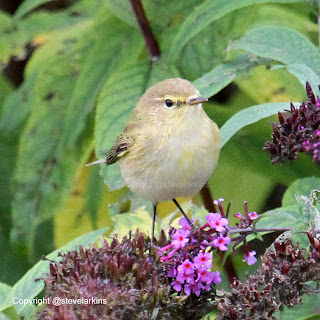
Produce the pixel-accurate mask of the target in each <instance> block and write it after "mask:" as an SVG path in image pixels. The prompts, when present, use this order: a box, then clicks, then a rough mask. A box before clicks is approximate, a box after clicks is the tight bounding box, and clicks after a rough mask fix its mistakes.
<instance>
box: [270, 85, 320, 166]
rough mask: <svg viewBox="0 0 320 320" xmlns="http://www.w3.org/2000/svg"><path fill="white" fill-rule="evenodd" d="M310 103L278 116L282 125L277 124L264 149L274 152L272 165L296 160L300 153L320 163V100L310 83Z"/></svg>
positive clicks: (274, 125) (292, 107)
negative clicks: (310, 156) (287, 160)
mask: <svg viewBox="0 0 320 320" xmlns="http://www.w3.org/2000/svg"><path fill="white" fill-rule="evenodd" d="M306 91H307V95H308V102H307V103H304V102H303V103H302V104H301V105H300V107H298V108H296V107H295V106H294V105H293V104H292V103H291V106H290V110H288V111H286V112H285V113H284V112H283V113H281V112H279V113H278V118H279V123H274V124H273V125H272V127H273V133H272V141H268V142H267V143H266V144H265V146H264V150H266V151H267V152H269V153H270V155H271V159H272V164H274V163H276V162H279V163H283V162H284V160H285V159H289V160H296V159H297V158H298V152H303V153H307V154H311V155H312V160H313V161H314V162H318V161H320V99H319V97H315V96H314V94H313V91H312V88H311V86H310V84H309V83H308V82H307V85H306Z"/></svg>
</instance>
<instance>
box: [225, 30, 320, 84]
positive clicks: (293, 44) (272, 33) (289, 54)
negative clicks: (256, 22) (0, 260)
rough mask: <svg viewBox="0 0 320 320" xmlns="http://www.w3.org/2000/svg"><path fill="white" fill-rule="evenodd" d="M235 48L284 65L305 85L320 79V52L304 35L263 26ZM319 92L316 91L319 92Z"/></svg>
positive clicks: (249, 34) (252, 31) (250, 33)
mask: <svg viewBox="0 0 320 320" xmlns="http://www.w3.org/2000/svg"><path fill="white" fill-rule="evenodd" d="M231 48H233V49H243V50H246V51H248V52H251V53H253V54H256V55H258V56H261V57H265V58H269V59H274V60H278V61H281V62H282V63H284V64H285V65H287V66H288V70H289V71H290V72H292V73H293V74H294V75H295V76H298V77H299V80H300V82H301V83H303V82H304V81H305V80H306V78H308V74H307V73H308V72H307V71H308V69H310V70H313V72H312V73H311V74H310V78H311V80H312V82H314V81H316V80H317V79H315V78H314V74H315V75H316V76H317V77H320V50H319V48H317V47H316V46H315V45H314V44H313V43H312V42H310V41H309V40H308V39H307V38H306V37H305V36H304V35H303V34H301V33H299V32H297V31H295V30H292V29H289V28H286V27H278V26H262V27H257V28H254V29H251V30H249V31H248V32H247V33H246V34H245V36H244V37H243V38H242V39H240V40H239V41H236V42H235V43H234V44H233V45H232V46H231ZM315 89H316V88H315Z"/></svg>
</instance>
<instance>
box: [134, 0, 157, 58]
mask: <svg viewBox="0 0 320 320" xmlns="http://www.w3.org/2000/svg"><path fill="white" fill-rule="evenodd" d="M130 2H131V5H132V9H133V11H134V14H135V16H136V19H137V21H138V24H139V27H140V29H141V32H142V35H143V37H144V41H145V42H146V45H147V48H148V50H149V53H150V56H151V60H152V61H155V60H157V59H159V58H160V55H161V52H160V49H159V46H158V43H157V40H156V39H155V37H154V35H153V33H152V30H151V27H150V24H149V21H148V19H147V16H146V14H145V11H144V9H143V6H142V3H141V0H130Z"/></svg>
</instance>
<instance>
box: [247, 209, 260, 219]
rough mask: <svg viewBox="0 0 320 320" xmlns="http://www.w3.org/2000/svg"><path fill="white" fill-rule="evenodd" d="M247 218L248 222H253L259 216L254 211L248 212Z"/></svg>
mask: <svg viewBox="0 0 320 320" xmlns="http://www.w3.org/2000/svg"><path fill="white" fill-rule="evenodd" d="M249 218H250V220H255V219H257V218H259V215H258V214H257V213H256V212H255V211H253V212H249Z"/></svg>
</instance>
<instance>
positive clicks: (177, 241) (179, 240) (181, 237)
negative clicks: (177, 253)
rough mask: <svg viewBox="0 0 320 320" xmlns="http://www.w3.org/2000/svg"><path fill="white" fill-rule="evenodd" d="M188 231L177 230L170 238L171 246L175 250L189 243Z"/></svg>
mask: <svg viewBox="0 0 320 320" xmlns="http://www.w3.org/2000/svg"><path fill="white" fill-rule="evenodd" d="M188 235H189V231H187V230H184V229H179V230H177V231H176V232H175V233H174V235H173V236H172V239H173V240H172V244H173V245H174V247H175V248H177V249H180V248H182V247H184V246H185V245H186V244H187V243H188V242H189V238H188Z"/></svg>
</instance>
